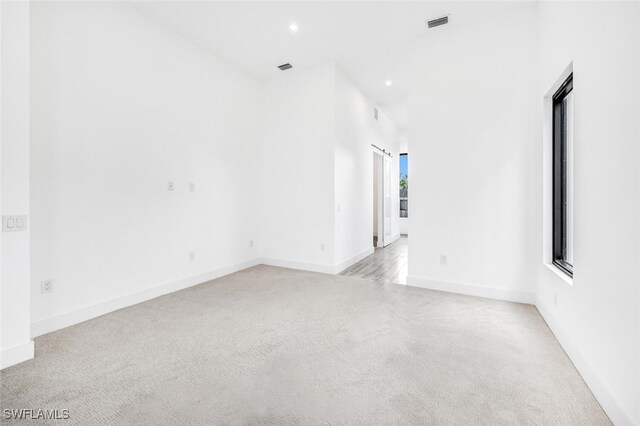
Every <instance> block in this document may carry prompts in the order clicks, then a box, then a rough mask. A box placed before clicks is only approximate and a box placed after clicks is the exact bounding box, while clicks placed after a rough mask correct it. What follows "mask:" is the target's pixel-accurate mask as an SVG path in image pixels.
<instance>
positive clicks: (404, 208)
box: [400, 154, 409, 217]
mask: <svg viewBox="0 0 640 426" xmlns="http://www.w3.org/2000/svg"><path fill="white" fill-rule="evenodd" d="M400 217H409V156H408V155H407V154H400Z"/></svg>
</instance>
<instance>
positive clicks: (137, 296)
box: [31, 259, 260, 337]
mask: <svg viewBox="0 0 640 426" xmlns="http://www.w3.org/2000/svg"><path fill="white" fill-rule="evenodd" d="M258 264H260V259H252V260H249V261H246V262H242V263H238V264H235V265H231V266H226V267H223V268H219V269H216V270H214V271H210V272H205V273H204V274H199V275H194V276H191V277H188V278H184V279H181V280H178V281H174V282H171V283H167V284H162V285H159V286H157V287H152V288H149V289H146V290H143V291H140V292H137V293H132V294H128V295H126V296H122V297H118V298H115V299H111V300H108V301H106V302H102V303H98V304H96V305H92V306H87V307H84V308H80V309H78V310H75V311H71V312H65V313H63V314H59V315H56V316H53V317H49V318H45V319H41V320H38V321H34V322H32V323H31V337H37V336H41V335H43V334H46V333H50V332H52V331H55V330H59V329H61V328H65V327H69V326H71V325H74V324H78V323H81V322H83V321H87V320H90V319H92V318H95V317H99V316H100V315H104V314H108V313H109V312H113V311H116V310H118V309H122V308H126V307H127V306H131V305H136V304H138V303H141V302H145V301H147V300H150V299H154V298H156V297H159V296H163V295H165V294H169V293H173V292H175V291H178V290H182V289H185V288H187V287H192V286H194V285H198V284H202V283H204V282H207V281H210V280H213V279H215V278H219V277H222V276H224V275H228V274H231V273H234V272H238V271H241V270H243V269H246V268H249V267H251V266H255V265H258Z"/></svg>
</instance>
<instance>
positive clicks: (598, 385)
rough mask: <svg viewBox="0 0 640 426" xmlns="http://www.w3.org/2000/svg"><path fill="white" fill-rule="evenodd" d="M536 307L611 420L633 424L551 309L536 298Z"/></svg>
mask: <svg viewBox="0 0 640 426" xmlns="http://www.w3.org/2000/svg"><path fill="white" fill-rule="evenodd" d="M536 308H537V309H538V312H540V315H541V316H542V318H543V319H544V320H545V322H546V323H547V325H548V326H549V329H551V331H552V332H553V334H554V336H555V337H556V340H557V341H558V343H560V346H562V349H564V351H565V353H566V354H567V356H568V357H569V359H570V360H571V362H572V363H573V365H574V366H575V367H576V370H578V373H580V375H581V376H582V378H583V379H584V381H585V383H586V384H587V386H588V387H589V389H590V390H591V392H592V393H593V396H595V397H596V399H597V400H598V402H599V403H600V405H601V406H602V409H603V410H604V411H605V412H606V413H607V416H609V419H610V420H611V422H613V424H614V425H632V424H634V422H633V421H632V420H631V416H629V414H628V413H627V412H625V411H624V409H623V408H622V406H621V405H620V404H618V402H617V401H616V398H615V397H614V396H613V395H612V394H611V391H610V390H609V389H608V388H607V387H606V386H605V384H604V383H603V381H602V380H601V379H600V377H599V376H598V373H597V372H596V370H595V369H594V368H593V367H592V366H591V364H589V361H588V360H587V359H586V358H585V357H584V356H583V355H582V353H581V352H580V350H579V349H578V348H577V347H576V346H575V345H574V344H573V342H572V341H571V338H570V337H569V335H568V334H567V333H566V332H565V331H564V329H563V328H562V327H561V326H560V324H559V323H558V322H557V321H556V319H555V317H554V316H553V314H552V313H551V311H550V310H549V309H548V308H547V307H546V306H545V305H544V304H543V303H542V302H541V301H540V300H539V299H538V300H536Z"/></svg>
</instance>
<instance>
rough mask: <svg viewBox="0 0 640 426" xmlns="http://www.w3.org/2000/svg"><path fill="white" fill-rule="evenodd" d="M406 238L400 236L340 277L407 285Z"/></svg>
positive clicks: (345, 271)
mask: <svg viewBox="0 0 640 426" xmlns="http://www.w3.org/2000/svg"><path fill="white" fill-rule="evenodd" d="M407 255H408V244H407V237H406V236H401V237H400V238H399V239H398V240H397V241H396V242H394V243H392V244H390V245H388V246H386V247H385V248H377V249H376V251H375V253H373V254H372V255H371V256H367V257H365V258H364V259H362V260H361V261H360V262H358V263H356V264H354V265H351V266H350V267H349V268H347V269H345V270H344V271H342V272H340V275H347V276H351V277H360V278H368V279H371V280H376V281H383V282H386V283H396V284H406V283H407Z"/></svg>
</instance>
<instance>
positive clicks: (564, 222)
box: [553, 74, 573, 276]
mask: <svg viewBox="0 0 640 426" xmlns="http://www.w3.org/2000/svg"><path fill="white" fill-rule="evenodd" d="M553 264H554V265H555V266H557V267H558V268H560V269H561V270H562V271H564V272H565V273H567V274H568V275H569V276H573V74H571V75H570V76H569V78H567V80H566V81H565V82H564V83H563V84H562V86H561V87H560V89H558V91H557V92H556V93H555V94H554V95H553Z"/></svg>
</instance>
